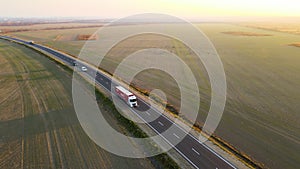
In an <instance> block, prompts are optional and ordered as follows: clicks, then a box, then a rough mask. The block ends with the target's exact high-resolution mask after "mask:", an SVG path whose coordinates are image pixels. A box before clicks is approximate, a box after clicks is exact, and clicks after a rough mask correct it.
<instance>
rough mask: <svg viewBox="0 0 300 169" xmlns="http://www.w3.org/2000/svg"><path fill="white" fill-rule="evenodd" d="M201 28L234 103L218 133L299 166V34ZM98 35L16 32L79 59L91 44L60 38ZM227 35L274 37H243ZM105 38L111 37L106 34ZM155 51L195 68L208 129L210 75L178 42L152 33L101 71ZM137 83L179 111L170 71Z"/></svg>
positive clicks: (252, 151)
mask: <svg viewBox="0 0 300 169" xmlns="http://www.w3.org/2000/svg"><path fill="white" fill-rule="evenodd" d="M197 26H198V27H199V28H201V30H202V31H203V32H204V33H205V34H206V35H207V36H208V37H209V39H210V40H211V41H212V43H213V44H214V45H215V47H216V49H217V51H218V53H219V55H220V58H221V60H222V62H223V65H224V69H225V73H226V79H227V103H226V107H225V111H224V115H223V118H222V121H221V123H220V125H219V127H218V129H217V131H216V132H215V134H216V135H217V136H220V137H221V138H222V139H224V140H226V141H227V142H228V143H230V144H231V145H233V146H234V147H236V148H237V149H238V150H240V151H242V152H244V153H246V154H247V155H249V156H250V157H252V158H253V159H255V160H256V161H259V162H261V163H263V164H264V165H265V166H266V167H268V168H278V169H279V168H297V167H298V165H299V160H300V154H299V152H300V146H299V145H300V135H299V133H300V122H299V120H300V114H299V110H300V104H299V101H300V76H299V73H300V57H299V56H300V48H297V47H294V46H289V44H292V43H299V42H300V37H299V35H293V34H288V33H283V32H276V31H268V30H261V29H256V28H249V27H243V26H239V25H231V24H213V23H209V24H199V25H197ZM94 30H96V29H95V28H88V29H70V30H59V31H58V30H53V31H32V32H18V33H15V34H14V35H16V36H18V37H21V38H25V39H31V40H35V41H37V42H38V43H41V44H45V45H48V46H52V47H54V48H56V49H59V50H62V51H65V52H67V53H70V54H72V55H75V56H76V55H78V54H79V52H80V50H81V47H82V45H83V44H84V42H83V41H77V40H74V39H72V38H70V39H68V38H65V40H61V41H57V40H55V39H56V37H57V36H63V37H64V36H65V37H74V36H76V35H78V34H82V33H91V32H93V31H94ZM222 32H247V33H249V32H250V33H252V34H267V35H270V36H236V35H231V34H224V33H222ZM99 38H106V37H105V36H104V35H99ZM149 47H159V48H165V49H168V50H170V51H172V52H173V53H175V54H178V55H179V56H180V57H182V58H183V60H184V61H185V62H186V63H187V64H188V65H189V66H190V67H191V68H192V70H193V73H194V74H196V77H197V81H198V83H199V86H200V88H199V90H200V92H201V99H202V101H201V103H202V105H201V110H200V112H199V114H200V118H199V119H198V122H199V123H200V124H202V123H203V122H204V120H205V117H206V112H207V110H208V107H209V102H210V86H209V84H207V82H208V79H207V75H206V72H205V71H204V68H203V67H201V65H200V66H199V64H198V62H196V60H195V58H194V57H192V56H193V53H191V52H190V50H188V49H187V48H186V47H185V46H184V45H183V44H181V43H179V42H178V41H176V40H173V39H170V38H165V37H162V36H152V35H146V36H144V37H139V36H138V37H132V38H130V39H128V40H127V42H126V41H124V42H122V43H120V44H118V46H116V47H115V48H114V49H113V50H111V51H110V53H109V54H108V55H107V56H106V57H105V59H104V61H103V63H102V64H101V67H102V68H103V69H106V70H107V71H109V72H113V71H114V68H115V67H116V66H117V65H118V63H119V62H120V61H121V60H122V59H123V58H125V57H126V55H127V54H130V53H132V52H134V51H137V50H139V49H143V48H149ZM186 56H191V57H186ZM94 59H96V58H94ZM169 64H170V63H169ZM161 79H164V80H163V81H162V80H161ZM158 82H159V83H158ZM134 84H135V85H136V86H137V87H139V88H142V89H146V90H150V89H153V88H160V89H162V90H163V91H165V92H166V94H167V96H168V98H169V102H170V103H171V104H173V105H174V106H175V107H177V108H178V107H179V106H178V103H180V99H179V96H180V95H179V94H178V88H177V86H176V85H175V84H174V81H172V78H171V77H168V75H167V74H164V73H161V72H158V71H152V70H151V71H146V72H143V73H142V74H139V75H138V76H137V78H136V79H135V81H134Z"/></svg>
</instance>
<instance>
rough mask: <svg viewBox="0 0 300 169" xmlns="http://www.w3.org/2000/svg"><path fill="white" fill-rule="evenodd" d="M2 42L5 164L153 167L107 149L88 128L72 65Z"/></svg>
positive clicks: (0, 127)
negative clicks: (76, 99)
mask: <svg viewBox="0 0 300 169" xmlns="http://www.w3.org/2000/svg"><path fill="white" fill-rule="evenodd" d="M0 46H1V49H0V64H1V67H0V84H1V85H0V86H1V88H0V91H1V97H0V110H1V111H0V120H1V121H0V132H1V140H0V159H1V163H0V168H34V169H36V168H43V169H44V168H99V167H101V168H124V167H125V168H145V167H146V168H153V166H152V164H151V162H150V161H149V160H148V159H138V160H131V159H126V158H122V157H118V156H115V155H113V154H110V153H108V152H106V151H105V150H103V149H101V148H99V147H98V146H97V145H96V144H95V143H93V142H92V141H91V140H90V139H89V137H88V136H87V135H86V134H85V133H84V132H83V130H82V128H81V127H80V125H79V123H78V120H77V117H76V114H75V112H74V108H73V105H72V104H73V103H72V99H71V74H70V71H67V70H65V69H63V68H62V67H60V66H57V65H56V64H55V63H54V62H52V61H50V60H49V59H48V58H46V57H45V56H43V55H40V54H38V53H35V52H34V51H32V50H30V49H27V48H25V47H23V46H20V45H16V44H12V43H10V42H6V41H3V40H0ZM109 119H110V120H112V121H113V120H114V119H113V118H109ZM113 124H115V125H116V126H115V128H117V129H118V128H120V127H121V126H119V124H118V123H117V122H113Z"/></svg>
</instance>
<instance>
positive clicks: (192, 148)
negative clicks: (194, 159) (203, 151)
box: [192, 148, 200, 155]
mask: <svg viewBox="0 0 300 169" xmlns="http://www.w3.org/2000/svg"><path fill="white" fill-rule="evenodd" d="M192 150H193V151H194V152H195V153H196V154H198V155H200V153H199V152H198V151H197V150H195V149H194V148H192Z"/></svg>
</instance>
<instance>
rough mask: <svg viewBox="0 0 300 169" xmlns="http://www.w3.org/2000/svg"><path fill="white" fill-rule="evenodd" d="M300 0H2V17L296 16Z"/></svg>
mask: <svg viewBox="0 0 300 169" xmlns="http://www.w3.org/2000/svg"><path fill="white" fill-rule="evenodd" d="M299 9H300V1H299V0H2V4H1V5H0V16H5V17H7V16H11V17H53V16H54V17H56V16H65V17H69V16H71V17H76V16H94V17H103V18H116V17H124V16H128V15H132V14H137V13H145V12H150V13H165V14H170V15H176V16H179V17H185V18H198V17H205V16H295V17H300V10H299Z"/></svg>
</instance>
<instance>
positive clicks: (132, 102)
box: [127, 95, 137, 107]
mask: <svg viewBox="0 0 300 169" xmlns="http://www.w3.org/2000/svg"><path fill="white" fill-rule="evenodd" d="M127 102H128V105H129V106H130V107H137V99H136V97H135V96H134V95H132V96H129V97H128V101H127Z"/></svg>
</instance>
